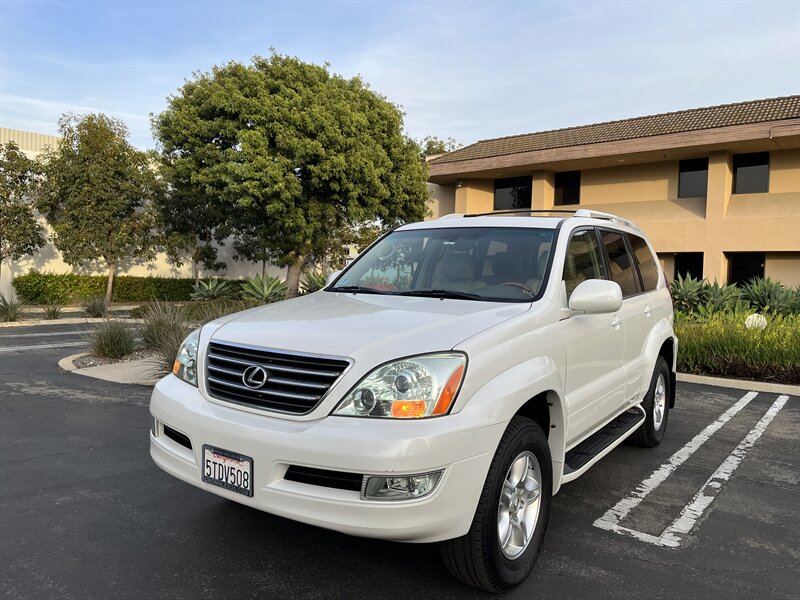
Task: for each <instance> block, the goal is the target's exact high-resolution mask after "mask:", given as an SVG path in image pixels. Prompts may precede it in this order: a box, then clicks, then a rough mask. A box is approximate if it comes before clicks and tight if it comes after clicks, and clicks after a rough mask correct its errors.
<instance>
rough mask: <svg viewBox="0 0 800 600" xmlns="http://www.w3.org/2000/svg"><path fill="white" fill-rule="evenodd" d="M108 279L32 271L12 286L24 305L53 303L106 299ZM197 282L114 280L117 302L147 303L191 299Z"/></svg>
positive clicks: (16, 279) (131, 278)
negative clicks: (104, 297) (101, 297)
mask: <svg viewBox="0 0 800 600" xmlns="http://www.w3.org/2000/svg"><path fill="white" fill-rule="evenodd" d="M107 281H108V279H107V278H106V276H105V275H78V274H75V273H64V274H59V275H56V274H54V273H39V272H38V271H35V270H33V271H30V272H29V273H27V274H26V275H20V276H18V277H15V278H14V281H13V282H12V285H13V286H14V290H15V291H16V292H17V296H18V297H19V299H20V300H21V301H22V302H24V303H25V304H51V303H61V304H65V303H68V302H76V301H79V300H84V299H86V298H91V297H92V296H103V295H105V293H106V284H107ZM193 286H194V280H193V279H191V278H187V279H180V278H177V277H174V278H173V277H131V276H129V275H118V276H117V277H115V278H114V292H113V294H112V300H113V301H114V302H146V301H148V300H168V301H182V300H189V299H190V297H189V295H190V294H191V293H192V291H193V290H194V287H193Z"/></svg>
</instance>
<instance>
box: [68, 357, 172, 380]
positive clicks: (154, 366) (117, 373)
mask: <svg viewBox="0 0 800 600" xmlns="http://www.w3.org/2000/svg"><path fill="white" fill-rule="evenodd" d="M86 354H88V353H87V352H81V353H79V354H72V355H70V356H67V357H65V358H62V359H61V360H60V361H58V366H59V367H60V368H62V369H64V370H65V371H70V372H72V373H76V374H78V375H85V376H86V377H94V378H95V379H102V380H103V381H111V382H114V383H132V384H136V385H155V384H156V382H157V381H158V380H159V379H161V378H162V377H163V376H164V375H163V374H160V373H159V372H158V369H159V365H158V363H157V362H156V360H155V359H154V358H142V359H139V360H129V361H124V362H118V363H111V364H109V365H97V366H95V367H84V368H82V369H79V368H78V367H76V366H75V362H74V361H75V359H77V358H79V357H81V356H86Z"/></svg>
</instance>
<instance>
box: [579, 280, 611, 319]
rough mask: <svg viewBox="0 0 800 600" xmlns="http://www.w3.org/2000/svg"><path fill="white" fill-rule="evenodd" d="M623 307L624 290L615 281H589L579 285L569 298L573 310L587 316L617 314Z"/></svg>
mask: <svg viewBox="0 0 800 600" xmlns="http://www.w3.org/2000/svg"><path fill="white" fill-rule="evenodd" d="M621 306H622V289H621V288H620V287H619V284H618V283H617V282H615V281H606V280H605V279H587V280H586V281H583V282H581V283H579V284H578V287H576V288H575V289H574V290H573V291H572V295H571V296H570V297H569V307H570V309H571V310H580V311H582V312H585V313H587V314H600V313H612V312H616V311H618V310H619V309H620V307H621Z"/></svg>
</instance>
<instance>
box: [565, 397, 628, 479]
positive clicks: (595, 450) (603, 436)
mask: <svg viewBox="0 0 800 600" xmlns="http://www.w3.org/2000/svg"><path fill="white" fill-rule="evenodd" d="M643 421H644V410H643V409H642V408H641V407H639V406H635V407H633V408H632V409H630V410H628V411H625V412H624V413H622V414H621V415H619V416H618V417H617V418H616V419H614V420H613V421H611V422H610V423H608V424H607V425H606V426H605V427H603V428H602V429H600V430H599V431H597V432H596V433H594V434H592V435H590V436H589V437H588V438H586V439H585V440H583V441H582V442H581V443H580V444H578V445H577V446H575V447H574V448H573V449H572V450H570V451H569V452H567V455H566V456H565V457H564V475H569V474H570V473H574V472H575V471H579V470H581V469H582V468H583V467H585V466H586V465H588V464H589V463H590V462H592V460H593V459H594V458H595V457H599V455H600V454H602V453H603V451H604V450H606V449H607V448H609V447H613V446H616V445H617V444H618V443H619V442H621V441H622V440H624V439H625V438H626V437H628V435H630V434H631V433H633V431H634V430H635V429H636V428H637V427H638V426H639V425H641V424H642V422H643Z"/></svg>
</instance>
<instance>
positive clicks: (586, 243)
mask: <svg viewBox="0 0 800 600" xmlns="http://www.w3.org/2000/svg"><path fill="white" fill-rule="evenodd" d="M587 279H607V277H606V270H605V265H604V264H603V254H602V251H601V250H600V247H599V246H598V243H597V236H596V235H595V233H594V230H593V229H583V230H580V231H576V232H575V233H573V234H572V237H571V238H570V240H569V244H568V245H567V256H566V258H565V259H564V285H565V286H566V288H567V298H568V299H569V297H570V296H571V295H572V292H573V290H574V289H575V288H576V287H578V284H579V283H580V282H581V281H586V280H587Z"/></svg>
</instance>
